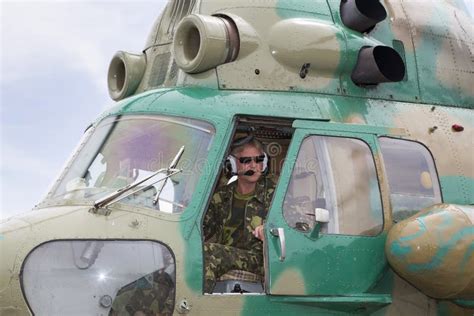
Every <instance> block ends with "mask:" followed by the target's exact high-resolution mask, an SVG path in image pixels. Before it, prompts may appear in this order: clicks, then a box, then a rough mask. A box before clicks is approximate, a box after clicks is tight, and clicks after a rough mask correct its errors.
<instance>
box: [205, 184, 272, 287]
mask: <svg viewBox="0 0 474 316" xmlns="http://www.w3.org/2000/svg"><path fill="white" fill-rule="evenodd" d="M236 187H237V182H234V183H232V184H230V185H227V186H223V187H222V188H220V189H219V190H218V191H217V192H216V193H215V194H214V195H213V197H212V201H211V204H210V206H209V210H208V211H207V213H206V215H205V218H204V225H203V229H204V239H205V242H204V265H205V267H204V270H205V276H204V278H205V284H204V292H206V293H211V292H212V289H213V288H214V286H215V282H216V279H217V278H219V277H220V276H222V275H223V274H225V273H226V272H228V271H229V270H233V269H236V270H245V271H249V272H252V273H255V274H258V275H263V242H262V241H261V240H260V239H258V238H256V237H255V236H254V235H253V231H254V230H255V228H256V227H257V226H259V225H262V224H263V221H264V219H265V217H266V215H267V212H268V209H269V207H270V203H271V200H272V196H273V192H274V191H275V183H274V182H273V181H272V180H270V179H268V178H265V177H264V178H262V179H260V180H259V181H258V182H257V184H256V187H255V193H254V195H253V196H252V197H251V198H250V199H249V200H248V201H247V202H246V204H245V210H244V219H243V223H242V226H243V227H241V229H237V230H236V231H235V232H234V233H233V234H232V237H230V235H229V233H228V231H227V230H226V227H227V226H228V224H229V222H230V220H231V216H232V211H233V200H234V194H235V193H234V192H235V189H236Z"/></svg>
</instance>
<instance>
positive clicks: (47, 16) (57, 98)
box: [0, 0, 166, 219]
mask: <svg viewBox="0 0 474 316" xmlns="http://www.w3.org/2000/svg"><path fill="white" fill-rule="evenodd" d="M165 4H166V1H165V0H154V1H151V0H148V1H143V0H142V1H117V0H99V1H97V0H96V1H71V0H69V1H66V0H63V1H60V0H56V1H18V0H16V1H7V0H0V40H1V42H0V60H1V63H0V138H1V142H0V177H1V179H0V180H1V181H0V218H1V219H4V218H7V217H10V216H12V215H15V214H19V213H24V212H27V211H29V210H31V209H32V208H33V207H34V206H35V205H36V204H37V203H38V202H39V201H40V200H41V199H42V198H43V197H44V196H45V195H46V193H47V191H48V189H49V187H50V186H51V185H52V183H53V182H54V180H55V179H56V178H57V177H58V175H59V173H60V171H61V169H62V168H63V166H64V164H65V162H66V161H67V160H68V158H69V157H70V155H71V154H72V151H73V150H74V148H75V147H76V146H77V144H78V142H79V140H80V138H81V136H82V134H83V132H84V130H85V129H86V127H87V126H88V125H89V124H90V123H91V122H92V121H94V120H95V118H96V117H97V116H98V115H99V114H100V113H101V112H103V111H104V110H105V109H106V108H108V107H110V106H112V105H113V104H114V101H112V99H111V98H110V97H109V95H108V89H107V70H108V66H109V62H110V60H111V59H112V57H113V55H114V54H115V52H117V51H119V50H123V51H127V52H131V53H140V52H141V51H142V50H143V48H144V46H145V42H146V39H147V37H148V34H149V32H150V30H151V27H152V26H153V23H154V21H155V19H156V18H158V16H159V14H160V12H161V10H162V9H163V7H164V5H165Z"/></svg>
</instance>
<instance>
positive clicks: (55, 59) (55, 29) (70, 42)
mask: <svg viewBox="0 0 474 316" xmlns="http://www.w3.org/2000/svg"><path fill="white" fill-rule="evenodd" d="M150 6H151V7H156V8H157V9H156V11H155V10H150ZM162 6H163V2H162V1H154V2H137V3H135V2H133V3H132V2H118V3H117V2H111V1H101V2H99V3H97V2H79V1H72V2H71V1H68V2H66V1H60V2H42V1H36V2H6V3H2V11H3V13H2V22H1V24H2V47H8V49H2V68H3V69H2V73H3V76H2V77H3V79H2V80H8V81H9V82H10V83H12V84H14V83H16V82H18V81H21V80H22V79H23V78H24V77H25V76H28V75H29V73H31V72H35V71H36V70H37V69H39V70H40V69H42V68H46V67H57V68H62V69H71V70H78V69H79V70H82V71H84V72H86V73H87V74H88V76H89V77H90V79H91V80H92V81H94V82H95V84H96V86H97V88H98V89H104V86H105V83H106V82H105V80H106V79H105V78H106V73H107V68H108V63H109V61H110V59H111V58H112V56H113V54H114V53H115V51H117V50H120V49H122V50H132V51H136V52H140V51H141V50H142V49H143V47H144V45H145V40H146V38H147V35H148V31H149V30H147V31H146V32H143V31H142V32H143V34H140V36H137V33H136V32H137V29H136V27H134V26H136V25H137V24H136V21H137V20H140V19H143V18H146V19H148V20H149V22H148V24H149V28H150V29H151V26H152V25H153V22H154V19H155V18H156V17H157V16H158V13H159V10H160V8H161V7H162ZM132 8H133V10H131V9H132ZM153 11H155V12H154V13H151V12H153ZM157 11H158V12H157ZM137 12H140V13H137ZM142 21H143V20H142ZM142 25H143V22H142ZM6 30H8V32H7V31H6ZM121 45H125V47H121Z"/></svg>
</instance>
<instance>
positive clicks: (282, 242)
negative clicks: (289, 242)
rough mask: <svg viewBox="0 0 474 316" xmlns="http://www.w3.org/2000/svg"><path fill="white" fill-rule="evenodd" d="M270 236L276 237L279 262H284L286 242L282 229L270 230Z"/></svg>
mask: <svg viewBox="0 0 474 316" xmlns="http://www.w3.org/2000/svg"><path fill="white" fill-rule="evenodd" d="M270 233H271V234H272V236H275V237H278V240H279V241H280V261H285V258H286V242H285V231H284V230H283V228H281V227H278V228H272V229H271V230H270Z"/></svg>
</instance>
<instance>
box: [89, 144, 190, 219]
mask: <svg viewBox="0 0 474 316" xmlns="http://www.w3.org/2000/svg"><path fill="white" fill-rule="evenodd" d="M183 152H184V146H182V147H181V148H180V150H179V151H178V153H177V154H176V156H175V157H174V159H173V162H172V163H171V164H170V166H169V167H168V168H161V169H159V170H157V171H155V172H154V173H153V174H151V175H149V176H148V177H145V178H143V179H142V180H139V181H135V182H133V183H131V184H129V185H126V186H124V187H123V188H120V189H118V190H117V191H115V192H112V193H111V194H109V195H107V196H104V197H103V198H101V199H99V200H97V201H95V202H94V206H93V208H92V209H91V212H93V213H96V212H97V210H98V209H99V208H103V207H107V206H109V205H110V204H112V203H115V202H118V201H120V200H122V199H124V198H126V197H128V196H130V195H132V194H135V193H137V192H139V191H142V190H145V189H147V188H149V187H150V186H152V185H154V184H155V183H158V182H160V181H166V180H167V179H168V178H169V177H171V176H173V175H175V174H177V173H179V172H181V171H182V170H181V169H176V168H175V167H176V165H177V164H178V161H179V158H181V155H182V154H183ZM162 172H166V176H165V177H163V178H161V179H159V180H157V181H155V182H152V183H150V184H148V185H147V186H145V187H143V188H138V189H137V190H133V189H135V188H136V187H137V186H139V185H140V184H142V183H144V182H146V181H148V180H150V179H151V178H153V177H156V176H157V175H158V174H160V173H162ZM163 187H164V186H162V187H161V189H160V192H161V190H162V189H163Z"/></svg>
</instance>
